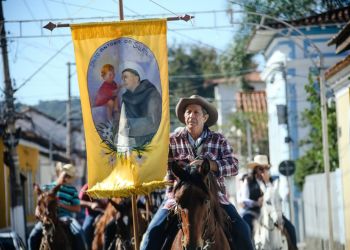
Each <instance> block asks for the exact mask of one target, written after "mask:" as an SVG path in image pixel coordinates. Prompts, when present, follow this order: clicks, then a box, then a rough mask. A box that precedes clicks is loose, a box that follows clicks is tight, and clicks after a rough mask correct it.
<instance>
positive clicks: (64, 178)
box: [28, 164, 86, 250]
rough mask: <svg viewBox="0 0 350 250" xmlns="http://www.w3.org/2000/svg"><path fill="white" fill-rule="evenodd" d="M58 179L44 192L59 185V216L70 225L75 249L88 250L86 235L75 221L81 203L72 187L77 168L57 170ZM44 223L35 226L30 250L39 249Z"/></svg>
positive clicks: (46, 186) (30, 239)
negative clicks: (74, 216)
mask: <svg viewBox="0 0 350 250" xmlns="http://www.w3.org/2000/svg"><path fill="white" fill-rule="evenodd" d="M57 170H58V172H57V174H58V178H57V180H56V181H54V182H52V183H51V184H48V185H44V187H43V190H44V191H48V190H51V189H53V188H54V187H56V186H58V185H59V190H58V192H57V193H56V197H57V199H58V203H57V206H58V208H57V215H58V217H59V219H60V220H61V221H63V222H64V223H69V228H70V231H71V233H72V235H73V238H74V240H73V242H72V243H73V249H77V250H84V249H86V245H85V239H84V233H83V231H82V229H81V226H80V224H79V222H78V221H77V220H76V219H74V218H73V217H72V216H73V212H75V213H78V212H80V201H79V198H78V191H77V190H76V188H75V187H74V186H72V183H73V180H74V176H75V172H76V170H75V167H74V166H73V165H72V164H65V165H63V166H61V165H60V167H59V168H58V169H57ZM42 226H43V225H42V223H41V222H40V221H39V222H38V223H37V224H35V226H34V228H33V230H32V232H31V233H30V235H29V238H28V249H29V250H35V249H39V246H40V241H41V238H42V235H43V229H42ZM62 250H63V249H62Z"/></svg>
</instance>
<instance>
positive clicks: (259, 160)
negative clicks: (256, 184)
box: [247, 155, 270, 169]
mask: <svg viewBox="0 0 350 250" xmlns="http://www.w3.org/2000/svg"><path fill="white" fill-rule="evenodd" d="M247 166H248V168H252V169H253V168H255V167H256V166H266V167H268V168H270V164H269V159H268V158H267V155H256V156H254V160H253V161H252V162H249V163H248V165H247Z"/></svg>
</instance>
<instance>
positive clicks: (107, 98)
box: [95, 64, 119, 121]
mask: <svg viewBox="0 0 350 250" xmlns="http://www.w3.org/2000/svg"><path fill="white" fill-rule="evenodd" d="M101 77H102V79H103V83H102V85H101V87H100V88H99V90H98V92H97V95H96V98H95V107H99V106H106V111H107V119H108V121H113V115H114V114H115V113H117V112H119V101H118V92H119V87H118V84H117V83H116V82H115V81H114V78H115V71H114V67H113V65H111V64H105V65H103V66H102V68H101Z"/></svg>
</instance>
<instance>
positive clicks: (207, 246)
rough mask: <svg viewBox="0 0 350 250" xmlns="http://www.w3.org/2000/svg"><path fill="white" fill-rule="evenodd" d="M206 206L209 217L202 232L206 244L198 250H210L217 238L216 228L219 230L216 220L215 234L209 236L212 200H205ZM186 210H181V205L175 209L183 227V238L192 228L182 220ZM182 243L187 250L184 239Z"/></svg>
mask: <svg viewBox="0 0 350 250" xmlns="http://www.w3.org/2000/svg"><path fill="white" fill-rule="evenodd" d="M205 204H206V206H207V216H206V218H205V222H204V230H203V232H202V240H203V241H204V243H205V244H204V246H202V247H199V248H198V249H201V250H207V249H210V247H211V246H212V245H214V244H215V240H214V237H215V233H216V228H217V221H216V220H214V222H215V224H214V231H213V233H212V234H211V235H207V233H208V228H209V218H210V215H211V206H210V200H209V199H207V200H205ZM184 210H185V209H183V208H181V206H180V205H176V207H175V213H176V214H177V216H178V220H179V222H180V224H181V225H182V226H181V231H182V235H183V236H184V235H185V231H186V230H188V228H189V227H190V224H188V223H187V224H186V225H185V224H184V222H183V220H182V214H183V213H184ZM186 210H187V209H186ZM206 236H207V239H205V238H206ZM181 241H182V248H183V249H186V246H185V240H184V238H182V240H181Z"/></svg>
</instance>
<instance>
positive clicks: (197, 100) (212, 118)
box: [175, 95, 218, 127]
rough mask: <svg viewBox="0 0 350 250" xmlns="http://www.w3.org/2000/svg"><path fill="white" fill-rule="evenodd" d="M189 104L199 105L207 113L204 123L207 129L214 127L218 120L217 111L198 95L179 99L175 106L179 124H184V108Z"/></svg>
mask: <svg viewBox="0 0 350 250" xmlns="http://www.w3.org/2000/svg"><path fill="white" fill-rule="evenodd" d="M190 104H197V105H200V106H202V107H203V108H204V109H205V110H206V111H207V113H208V115H209V118H208V120H207V121H206V122H205V125H207V126H208V127H210V126H212V125H214V124H215V123H216V121H217V120H218V111H217V110H216V107H215V106H214V105H213V104H211V103H210V102H208V101H207V100H206V99H205V98H203V97H201V96H199V95H192V96H190V97H188V98H181V99H180V100H179V102H178V103H177V105H176V110H175V112H176V116H177V118H178V119H179V120H180V122H182V123H184V124H185V117H184V113H185V110H186V107H187V106H188V105H190Z"/></svg>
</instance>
